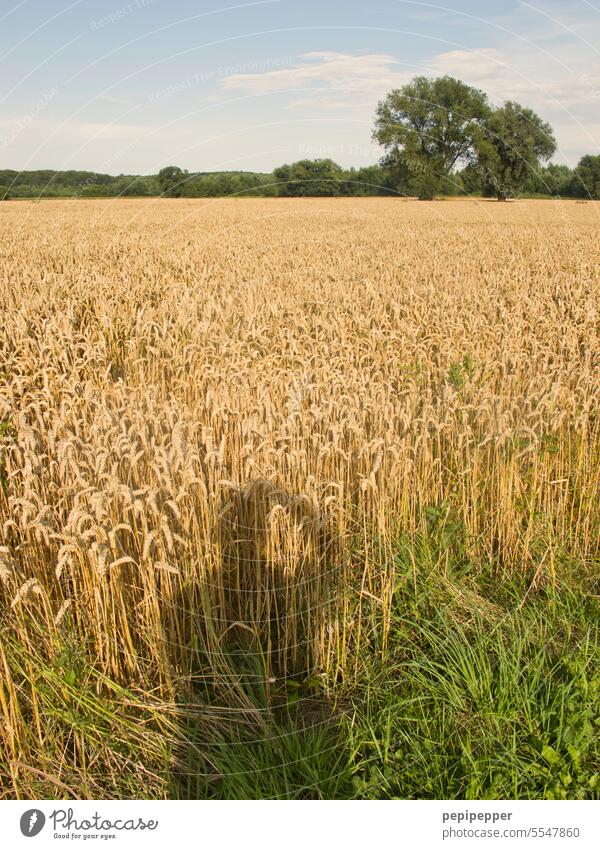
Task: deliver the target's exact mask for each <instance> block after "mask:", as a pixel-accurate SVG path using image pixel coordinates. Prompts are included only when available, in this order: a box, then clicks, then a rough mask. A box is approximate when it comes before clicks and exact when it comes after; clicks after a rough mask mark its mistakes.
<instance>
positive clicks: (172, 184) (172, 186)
mask: <svg viewBox="0 0 600 849" xmlns="http://www.w3.org/2000/svg"><path fill="white" fill-rule="evenodd" d="M187 176H188V172H187V171H182V170H181V168H178V167H177V165H167V167H166V168H163V169H162V170H161V171H159V172H158V185H159V186H160V191H161V194H162V195H163V196H164V197H166V198H180V197H181V196H182V194H183V190H184V188H185V181H186V178H187Z"/></svg>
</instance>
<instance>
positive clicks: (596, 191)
mask: <svg viewBox="0 0 600 849" xmlns="http://www.w3.org/2000/svg"><path fill="white" fill-rule="evenodd" d="M571 187H572V194H574V195H575V196H576V197H588V198H591V199H592V200H600V156H583V157H582V158H581V159H580V160H579V163H578V165H577V168H576V169H575V173H574V175H573V181H572V183H571Z"/></svg>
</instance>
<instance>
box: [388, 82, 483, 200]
mask: <svg viewBox="0 0 600 849" xmlns="http://www.w3.org/2000/svg"><path fill="white" fill-rule="evenodd" d="M489 114H490V107H489V105H488V102H487V97H486V95H485V94H484V92H482V91H480V90H479V89H475V88H472V87H471V86H468V85H466V84H465V83H463V82H461V81H460V80H457V79H454V78H453V77H448V76H445V77H437V78H435V79H429V78H428V77H423V76H419V77H415V78H414V79H413V80H412V82H410V83H408V84H407V85H405V86H403V87H402V88H400V89H395V90H394V91H392V92H390V93H389V94H388V95H387V97H386V98H385V99H384V100H382V101H381V102H380V103H379V105H378V107H377V112H376V119H375V129H374V132H373V136H374V138H375V139H376V140H377V141H378V142H379V143H380V144H381V145H383V147H384V148H385V150H386V153H387V156H388V157H392V158H393V160H395V161H396V162H397V163H399V164H400V163H401V164H402V166H403V167H405V168H406V169H407V170H408V173H409V176H410V181H411V183H412V184H413V186H414V187H415V189H416V191H417V193H418V196H419V197H420V198H421V199H423V200H425V199H430V198H432V197H433V196H434V195H435V194H436V193H439V191H440V189H441V186H442V183H443V180H444V178H447V177H448V176H449V175H450V174H451V172H452V170H453V169H454V167H455V166H456V165H457V164H458V163H466V162H469V161H470V160H472V159H473V158H474V156H475V151H476V149H477V146H478V144H479V143H480V140H481V138H482V129H483V126H484V123H485V121H486V120H487V118H488V116H489Z"/></svg>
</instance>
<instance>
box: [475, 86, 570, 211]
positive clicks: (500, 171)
mask: <svg viewBox="0 0 600 849" xmlns="http://www.w3.org/2000/svg"><path fill="white" fill-rule="evenodd" d="M555 151H556V140H555V139H554V136H553V134H552V127H551V126H550V124H548V123H546V122H545V121H543V120H542V119H541V118H540V117H539V115H536V113H535V112H534V111H533V110H532V109H528V108H527V107H525V106H521V105H520V104H518V103H515V102H513V101H511V100H509V101H507V102H506V103H505V104H504V106H502V107H500V108H499V109H494V110H493V111H492V112H491V113H490V115H489V116H488V118H487V121H486V125H485V137H484V138H483V139H480V140H479V144H478V146H477V157H478V164H479V167H480V168H481V170H482V174H483V177H484V187H485V189H486V190H487V193H488V194H491V193H492V192H493V193H494V194H495V195H496V197H497V198H498V200H506V199H507V198H509V197H512V196H513V195H514V194H515V193H516V192H518V190H519V189H521V188H522V187H523V186H524V185H525V184H526V182H527V179H528V178H529V177H531V175H532V174H533V173H534V172H535V170H536V168H538V167H539V165H540V163H541V162H545V161H547V160H548V159H550V157H551V156H552V154H553V153H554V152H555Z"/></svg>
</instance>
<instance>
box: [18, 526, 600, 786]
mask: <svg viewBox="0 0 600 849" xmlns="http://www.w3.org/2000/svg"><path fill="white" fill-rule="evenodd" d="M446 518H447V517H446ZM438 519H439V517H437V516H434V515H431V516H429V517H428V528H429V531H428V533H426V534H424V536H423V537H422V538H420V539H417V540H412V541H408V540H406V539H402V540H400V541H399V542H398V545H397V546H396V550H395V554H394V556H395V558H396V569H397V575H398V580H397V586H396V592H395V595H394V598H393V603H392V614H391V626H390V630H389V638H388V641H387V643H386V645H385V646H382V644H381V641H380V640H379V639H377V640H375V638H373V640H372V642H371V643H369V641H368V640H367V641H366V642H365V651H364V653H363V655H362V656H361V665H360V668H359V669H357V674H356V677H355V680H354V683H353V684H352V685H351V686H341V685H339V684H337V683H336V682H333V681H327V680H326V679H325V678H321V677H319V676H316V677H312V678H311V679H309V680H307V681H303V680H301V679H298V680H290V681H285V682H274V683H270V682H266V681H264V680H263V679H264V676H263V675H262V671H261V670H262V665H261V662H260V658H258V657H254V656H252V655H251V654H248V655H247V656H246V657H244V658H243V663H241V662H240V658H239V656H237V655H235V656H233V655H232V657H229V658H228V668H229V674H230V675H231V676H232V677H233V678H235V680H236V682H237V684H238V685H239V686H240V687H241V688H242V690H243V692H244V697H245V699H246V701H247V708H246V709H242V708H240V710H239V711H238V712H237V713H236V712H235V711H223V708H222V706H221V704H220V696H219V691H218V689H217V688H215V687H214V686H212V685H211V684H210V683H208V682H207V681H206V680H203V679H202V677H201V675H199V677H198V681H197V682H194V681H192V682H189V681H188V682H186V684H185V687H184V688H183V689H182V698H181V704H179V705H178V706H176V707H175V708H174V707H173V706H163V705H161V704H160V703H153V702H152V701H151V700H150V699H149V698H148V696H147V694H139V693H134V692H128V691H125V690H123V689H122V688H118V687H116V686H115V685H114V684H111V683H110V682H108V681H106V680H101V681H100V680H98V677H97V676H96V675H95V674H94V672H93V670H86V668H85V666H84V665H83V666H82V664H81V661H80V660H79V655H78V652H77V650H76V649H74V648H73V647H69V646H68V647H65V646H62V647H61V646H57V653H56V657H55V659H54V661H53V663H52V664H50V665H47V667H43V666H42V667H41V668H40V663H39V658H36V657H35V656H34V655H32V654H31V652H29V654H28V653H27V652H26V650H25V649H24V648H23V647H21V646H18V645H15V644H13V643H10V641H9V642H8V643H5V645H4V651H5V653H6V655H7V661H8V663H9V665H10V667H11V669H12V670H13V677H14V670H17V676H16V677H17V678H18V680H19V682H20V687H19V694H18V696H15V698H18V699H19V704H20V709H21V710H22V712H23V713H24V714H29V727H30V735H31V738H30V740H28V741H23V743H22V747H23V749H24V751H23V752H22V754H21V756H20V758H19V760H20V761H23V762H25V763H35V764H36V767H37V768H38V770H39V772H40V775H39V777H38V778H37V779H36V781H37V783H36V782H34V783H33V784H31V783H30V786H32V787H33V788H35V790H31V791H30V793H33V792H38V793H39V795H45V796H47V795H48V794H49V793H50V794H51V795H54V796H57V797H63V798H64V797H68V796H69V795H72V794H71V793H70V792H69V790H68V788H78V790H77V792H80V793H82V794H83V795H91V796H96V797H98V796H103V797H107V798H108V797H117V798H118V797H132V796H133V797H134V796H137V797H142V798H144V797H149V798H156V797H170V798H183V799H198V798H225V799H262V798H292V799H332V798H333V799H335V798H338V799H339V798H343V799H347V798H361V799H390V798H401V799H405V798H410V799H413V798H419V799H423V798H441V799H507V798H508V799H514V798H518V799H565V798H568V799H590V798H600V699H599V695H600V692H599V691H600V639H599V636H600V635H599V622H600V618H599V612H600V605H599V602H598V597H597V595H594V592H593V589H594V588H593V586H592V587H590V586H588V585H586V580H585V578H584V577H581V576H580V577H579V578H578V577H577V576H576V575H575V574H574V575H572V576H570V578H569V587H568V588H565V587H561V586H554V587H549V586H546V587H540V588H535V587H533V586H531V585H530V584H528V582H527V580H526V579H525V578H523V579H521V580H517V579H514V580H512V581H507V580H505V579H503V580H500V579H498V577H497V576H496V575H495V574H494V571H493V570H492V569H491V568H490V569H488V570H487V571H486V570H483V571H482V569H481V567H478V568H477V569H476V568H475V566H474V564H471V563H469V561H468V557H467V555H466V553H465V551H464V550H463V548H462V538H461V533H460V527H459V525H458V524H457V525H456V527H454V524H453V523H452V522H450V521H444V522H443V523H441V524H440V523H439V521H438ZM453 529H454V530H453ZM588 574H589V572H588ZM474 576H477V577H474ZM366 615H367V617H368V616H371V617H372V620H373V624H377V623H376V621H375V620H376V619H377V616H378V615H380V614H378V613H377V610H376V609H373V611H372V612H371V613H366ZM374 633H375V631H374ZM199 664H200V665H201V659H199ZM36 717H40V718H41V717H43V722H42V723H41V725H40V727H38V723H37V722H36ZM40 735H41V736H40ZM28 746H29V747H30V749H31V752H34V751H35V752H36V756H35V760H34V759H33V757H28V755H27V747H28ZM40 750H41V751H42V753H43V754H42V756H41V757H40V754H39V752H40ZM65 788H67V789H65Z"/></svg>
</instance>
